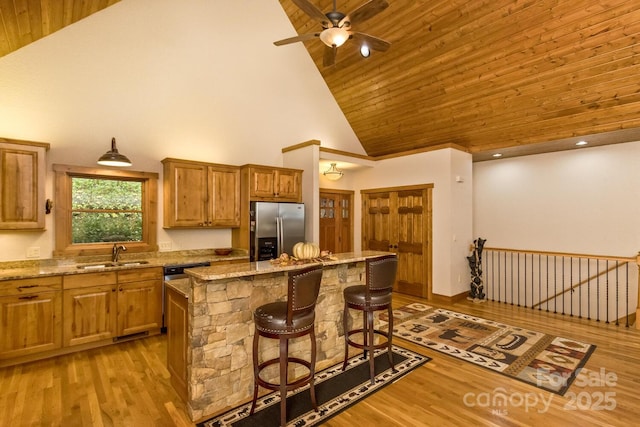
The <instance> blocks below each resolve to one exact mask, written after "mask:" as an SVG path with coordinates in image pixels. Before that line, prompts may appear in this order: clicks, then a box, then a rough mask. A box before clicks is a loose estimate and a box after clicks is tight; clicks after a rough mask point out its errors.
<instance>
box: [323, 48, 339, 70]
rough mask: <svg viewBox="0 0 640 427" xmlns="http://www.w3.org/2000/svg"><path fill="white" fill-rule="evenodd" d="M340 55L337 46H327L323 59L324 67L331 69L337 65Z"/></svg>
mask: <svg viewBox="0 0 640 427" xmlns="http://www.w3.org/2000/svg"><path fill="white" fill-rule="evenodd" d="M337 53H338V48H337V47H336V46H333V47H331V46H325V47H324V56H323V58H322V65H324V66H325V67H330V66H331V65H333V64H335V63H336V55H337Z"/></svg>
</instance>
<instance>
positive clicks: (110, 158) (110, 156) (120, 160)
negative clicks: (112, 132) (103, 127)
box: [98, 138, 131, 167]
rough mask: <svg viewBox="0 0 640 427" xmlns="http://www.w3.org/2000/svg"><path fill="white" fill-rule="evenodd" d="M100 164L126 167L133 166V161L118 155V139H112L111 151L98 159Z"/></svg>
mask: <svg viewBox="0 0 640 427" xmlns="http://www.w3.org/2000/svg"><path fill="white" fill-rule="evenodd" d="M98 164H99V165H102V166H119V167H126V166H131V160H129V159H127V157H126V156H124V155H122V154H120V153H118V149H117V148H116V139H115V138H111V150H110V151H107V152H106V153H104V154H103V155H102V157H100V158H99V159H98Z"/></svg>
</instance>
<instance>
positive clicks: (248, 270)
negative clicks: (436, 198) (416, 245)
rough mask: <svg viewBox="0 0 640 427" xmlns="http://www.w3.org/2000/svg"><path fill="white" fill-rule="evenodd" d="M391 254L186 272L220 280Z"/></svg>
mask: <svg viewBox="0 0 640 427" xmlns="http://www.w3.org/2000/svg"><path fill="white" fill-rule="evenodd" d="M383 255H389V252H381V251H359V252H345V253H340V254H333V255H331V256H330V257H325V258H316V259H313V260H308V261H303V262H302V263H291V264H285V265H283V264H277V263H273V262H272V261H259V262H247V263H239V264H227V265H218V266H216V265H211V266H210V267H197V268H188V269H186V270H185V273H187V274H188V275H190V276H192V277H194V278H196V279H200V280H220V279H229V278H232V277H246V276H255V275H257V274H269V273H279V272H284V271H290V270H299V269H301V268H305V267H309V266H311V265H313V264H322V265H336V264H345V263H349V262H359V261H365V260H366V259H367V258H377V257H380V256H383Z"/></svg>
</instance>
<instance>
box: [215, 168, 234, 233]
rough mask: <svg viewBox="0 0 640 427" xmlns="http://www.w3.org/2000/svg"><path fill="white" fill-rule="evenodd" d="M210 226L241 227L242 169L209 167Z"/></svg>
mask: <svg viewBox="0 0 640 427" xmlns="http://www.w3.org/2000/svg"><path fill="white" fill-rule="evenodd" d="M209 192H210V196H209V200H210V206H209V211H210V218H211V219H210V221H211V222H210V225H211V226H214V227H239V226H240V169H232V170H225V169H220V168H215V167H209Z"/></svg>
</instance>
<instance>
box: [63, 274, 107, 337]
mask: <svg viewBox="0 0 640 427" xmlns="http://www.w3.org/2000/svg"><path fill="white" fill-rule="evenodd" d="M116 280H117V278H116V273H115V272H110V273H91V274H78V275H73V276H65V277H64V301H63V306H64V322H63V343H64V346H66V347H68V346H73V345H80V344H87V343H91V342H96V341H102V340H105V339H111V338H114V337H115V336H116V314H117V307H116V303H117V298H116V297H117V293H116V289H117V283H116Z"/></svg>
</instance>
